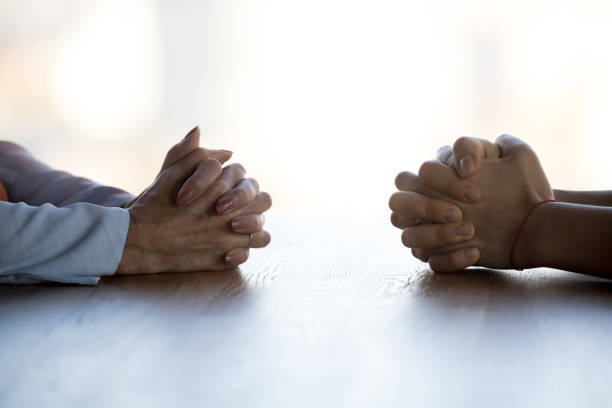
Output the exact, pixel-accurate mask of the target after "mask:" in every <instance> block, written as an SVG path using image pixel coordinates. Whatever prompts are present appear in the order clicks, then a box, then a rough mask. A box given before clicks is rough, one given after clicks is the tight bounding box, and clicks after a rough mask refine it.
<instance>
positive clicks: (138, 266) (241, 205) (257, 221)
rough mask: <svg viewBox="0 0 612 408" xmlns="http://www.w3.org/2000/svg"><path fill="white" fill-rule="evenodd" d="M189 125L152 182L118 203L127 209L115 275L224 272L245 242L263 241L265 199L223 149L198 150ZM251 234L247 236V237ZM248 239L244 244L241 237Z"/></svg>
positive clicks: (237, 260)
mask: <svg viewBox="0 0 612 408" xmlns="http://www.w3.org/2000/svg"><path fill="white" fill-rule="evenodd" d="M199 140H200V132H199V129H198V128H197V127H196V128H194V129H193V130H192V131H191V132H189V133H188V134H187V136H185V138H184V139H183V140H182V141H181V142H179V143H178V144H177V145H175V146H174V147H172V149H170V151H169V152H168V154H167V155H166V158H165V160H164V163H163V165H162V169H161V171H160V173H159V174H158V176H157V178H156V179H155V181H154V182H153V184H152V185H151V186H150V187H149V188H147V189H146V190H145V191H144V192H142V193H141V194H140V195H139V196H138V197H136V198H135V199H134V200H132V201H131V202H129V203H127V204H126V205H125V208H127V209H128V211H129V213H130V226H129V229H128V233H127V237H126V243H125V247H124V251H123V256H122V258H121V261H120V262H119V265H118V267H117V271H116V274H118V275H122V274H143V273H158V272H187V271H202V270H224V269H229V268H232V267H234V266H236V265H239V264H241V263H243V262H245V261H246V260H247V259H248V256H249V248H262V247H265V246H266V245H268V243H269V242H270V234H269V233H268V232H267V231H265V230H263V224H264V216H263V213H264V212H265V211H267V210H268V209H269V208H270V207H271V205H272V202H271V197H270V195H269V194H268V193H265V192H260V191H259V186H258V184H257V182H256V181H255V180H254V179H251V178H245V170H244V167H242V165H240V164H231V165H228V166H226V167H222V163H224V162H226V161H227V160H229V158H230V157H231V152H228V151H225V150H209V149H203V148H199V147H198V146H199ZM249 234H252V239H251V240H250V239H249ZM249 241H250V242H249Z"/></svg>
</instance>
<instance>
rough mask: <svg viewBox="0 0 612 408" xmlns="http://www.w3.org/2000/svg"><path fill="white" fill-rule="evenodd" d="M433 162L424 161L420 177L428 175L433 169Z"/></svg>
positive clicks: (420, 168) (420, 169)
mask: <svg viewBox="0 0 612 408" xmlns="http://www.w3.org/2000/svg"><path fill="white" fill-rule="evenodd" d="M432 164H433V163H432V162H431V161H430V160H428V161H426V162H423V163H422V164H421V167H419V178H421V179H423V178H424V177H427V174H428V173H429V172H430V171H431V166H432Z"/></svg>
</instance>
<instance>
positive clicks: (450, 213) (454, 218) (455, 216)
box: [444, 208, 461, 222]
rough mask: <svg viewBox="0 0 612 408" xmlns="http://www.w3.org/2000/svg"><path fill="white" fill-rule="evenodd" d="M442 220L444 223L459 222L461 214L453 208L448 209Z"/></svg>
mask: <svg viewBox="0 0 612 408" xmlns="http://www.w3.org/2000/svg"><path fill="white" fill-rule="evenodd" d="M444 219H445V220H446V222H459V221H461V213H460V212H459V210H457V209H455V208H450V209H448V210H446V211H445V212H444Z"/></svg>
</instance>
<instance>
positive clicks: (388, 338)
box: [0, 214, 612, 407]
mask: <svg viewBox="0 0 612 408" xmlns="http://www.w3.org/2000/svg"><path fill="white" fill-rule="evenodd" d="M268 218H269V219H268V227H269V229H270V231H272V233H273V243H272V244H271V246H270V247H268V248H267V249H265V250H259V251H252V257H251V260H250V261H249V262H248V263H247V264H246V265H244V266H243V267H242V268H241V270H240V271H233V272H224V273H189V274H164V275H156V276H141V277H121V278H108V279H105V280H103V281H102V282H101V283H100V284H99V285H98V286H96V287H86V286H60V285H47V286H42V285H41V286H0V327H1V330H2V331H1V335H0V362H1V369H0V406H2V407H24V406H25V407H27V406H32V407H50V406H59V407H70V406H75V407H119V406H125V407H134V406H147V407H155V406H172V407H184V406H201V407H321V406H325V407H389V406H402V407H407V406H468V407H473V406H487V407H492V406H495V407H499V406H534V407H536V406H537V407H544V406H546V407H548V406H610V405H611V404H612V356H611V354H612V283H610V282H608V281H604V280H599V279H595V278H588V277H584V276H581V275H577V274H570V273H565V272H560V271H555V270H547V269H539V270H530V271H524V272H503V271H492V270H486V269H473V270H469V271H466V272H462V273H457V274H433V273H432V272H431V271H429V270H428V269H427V267H426V265H425V264H422V263H420V262H418V261H416V260H414V259H413V258H412V256H411V255H410V252H409V250H407V249H405V248H403V247H402V245H401V243H400V239H399V234H400V233H399V231H398V230H395V229H394V228H393V227H391V226H390V224H389V223H388V220H387V218H388V217H387V214H380V216H378V217H371V218H369V219H367V220H362V219H358V218H332V217H329V218H315V217H312V218H305V217H288V216H280V215H277V216H270V217H268Z"/></svg>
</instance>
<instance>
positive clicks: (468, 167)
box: [459, 155, 474, 174]
mask: <svg viewBox="0 0 612 408" xmlns="http://www.w3.org/2000/svg"><path fill="white" fill-rule="evenodd" d="M459 169H460V170H461V173H463V174H466V173H471V172H472V170H474V158H473V157H472V156H469V155H468V156H463V157H462V158H461V160H459Z"/></svg>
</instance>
